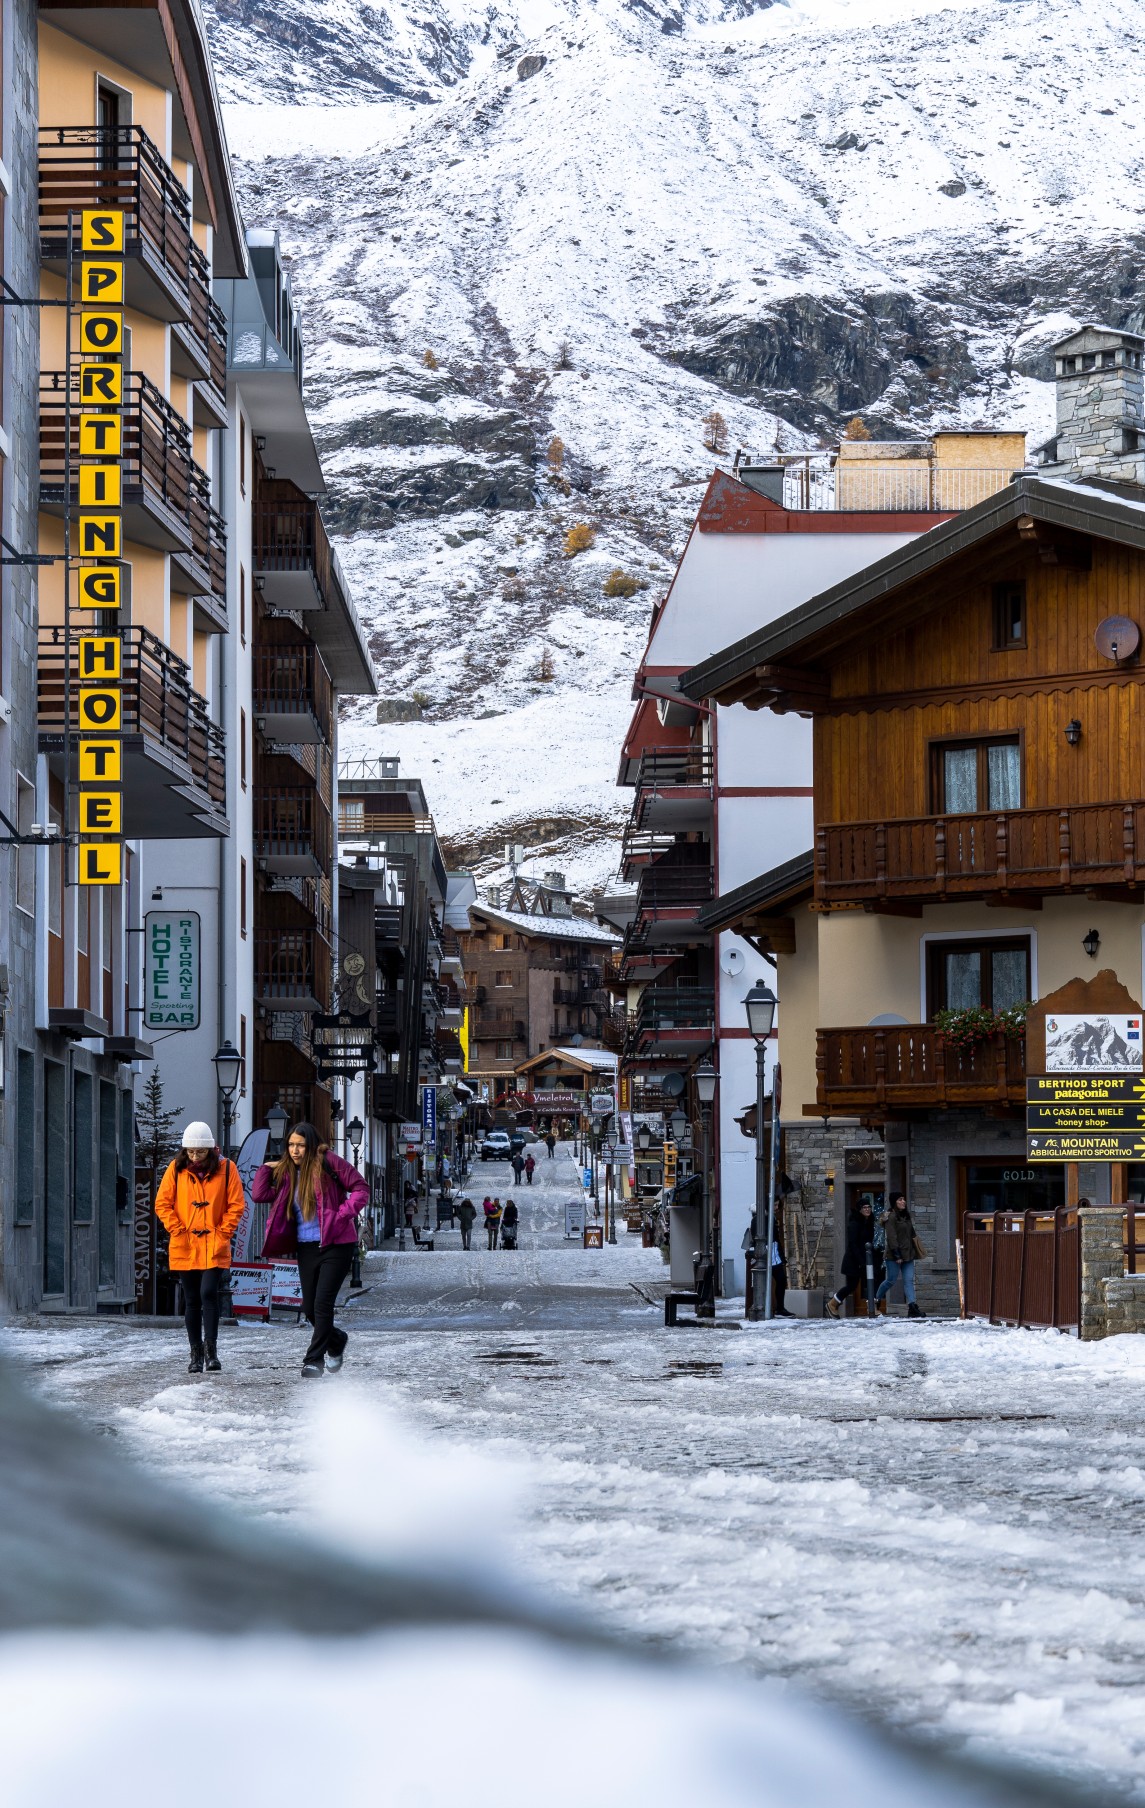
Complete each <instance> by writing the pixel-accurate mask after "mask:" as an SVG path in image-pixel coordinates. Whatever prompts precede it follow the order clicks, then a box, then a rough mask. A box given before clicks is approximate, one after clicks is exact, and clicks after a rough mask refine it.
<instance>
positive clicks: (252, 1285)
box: [231, 1262, 274, 1319]
mask: <svg viewBox="0 0 1145 1808" xmlns="http://www.w3.org/2000/svg"><path fill="white" fill-rule="evenodd" d="M273 1285H274V1263H273V1262H236V1263H234V1264H233V1265H232V1267H231V1310H232V1311H233V1312H234V1315H235V1317H236V1318H240V1319H269V1317H270V1300H271V1292H272V1289H273Z"/></svg>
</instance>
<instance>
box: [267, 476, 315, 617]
mask: <svg viewBox="0 0 1145 1808" xmlns="http://www.w3.org/2000/svg"><path fill="white" fill-rule="evenodd" d="M252 529H253V536H254V539H253V548H252V554H251V556H252V560H253V563H254V575H255V579H256V581H257V582H258V584H259V585H260V587H261V589H262V595H263V600H264V602H266V603H268V604H269V605H270V607H271V608H272V609H327V608H329V607H330V603H331V601H332V599H333V595H334V588H335V579H334V566H333V555H332V553H331V551H330V542H329V540H328V539H327V537H326V529H325V527H324V526H323V524H322V516H321V515H320V514H319V512H318V505H317V503H315V502H312V501H311V500H310V498H309V497H308V496H304V495H303V493H302V491H301V490H296V489H295V487H294V485H293V484H288V483H277V482H274V481H273V480H272V481H269V482H267V481H263V482H260V483H259V485H258V488H257V490H256V492H255V501H254V509H253V513H252Z"/></svg>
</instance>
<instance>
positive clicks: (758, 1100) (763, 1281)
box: [743, 979, 779, 1319]
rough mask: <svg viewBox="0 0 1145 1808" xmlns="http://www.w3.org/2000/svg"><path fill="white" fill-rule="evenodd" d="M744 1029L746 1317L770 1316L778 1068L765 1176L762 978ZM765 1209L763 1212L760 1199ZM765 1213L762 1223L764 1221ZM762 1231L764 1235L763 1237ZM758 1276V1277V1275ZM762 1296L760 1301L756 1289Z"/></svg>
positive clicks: (770, 1009) (770, 1004)
mask: <svg viewBox="0 0 1145 1808" xmlns="http://www.w3.org/2000/svg"><path fill="white" fill-rule="evenodd" d="M743 1002H744V1008H745V1009H746V1011H747V1027H748V1032H749V1034H750V1035H751V1037H752V1039H753V1041H754V1042H755V1251H754V1259H753V1264H752V1288H751V1308H750V1311H749V1312H748V1317H749V1318H757V1319H758V1318H770V1317H771V1250H772V1244H773V1240H774V1237H775V1140H776V1134H777V1130H778V1122H779V1069H778V1067H777V1068H776V1070H775V1083H774V1086H773V1089H772V1098H771V1144H772V1146H771V1150H770V1154H771V1158H772V1159H771V1160H770V1161H769V1162H768V1175H767V1177H766V1178H765V1175H764V1169H763V1114H764V1106H765V1104H766V1102H767V1101H766V1094H765V1078H766V1076H765V1066H766V1051H767V1041H768V1037H769V1036H770V1035H771V1031H772V1026H773V1024H774V1023H775V1005H776V998H775V993H774V992H773V991H772V990H771V987H770V986H768V985H765V984H764V982H763V980H762V979H760V980H757V981H756V983H755V985H754V986H753V987H752V988H751V991H750V992H749V993H748V995H747V997H746V998H745V999H744V1001H743ZM765 1199H766V1202H767V1211H766V1214H765V1213H764V1201H765ZM765 1215H766V1225H765V1222H764V1219H765ZM765 1232H766V1236H765ZM761 1277H762V1278H761ZM761 1287H762V1289H763V1295H764V1297H763V1299H762V1301H761V1300H760V1297H759V1294H760V1288H761Z"/></svg>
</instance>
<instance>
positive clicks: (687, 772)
mask: <svg viewBox="0 0 1145 1808" xmlns="http://www.w3.org/2000/svg"><path fill="white" fill-rule="evenodd" d="M711 782H712V750H711V748H710V747H650V748H649V749H648V750H647V752H645V753H643V754H642V755H641V757H640V769H639V771H638V773H637V777H636V786H637V789H638V790H641V791H643V790H653V791H666V790H670V789H676V788H678V787H680V786H699V787H702V786H705V785H710V784H711Z"/></svg>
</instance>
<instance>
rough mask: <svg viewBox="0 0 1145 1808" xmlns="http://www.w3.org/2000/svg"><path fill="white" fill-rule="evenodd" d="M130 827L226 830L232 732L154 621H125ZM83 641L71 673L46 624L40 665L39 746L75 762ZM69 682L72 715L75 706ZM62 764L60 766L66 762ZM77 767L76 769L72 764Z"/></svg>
mask: <svg viewBox="0 0 1145 1808" xmlns="http://www.w3.org/2000/svg"><path fill="white" fill-rule="evenodd" d="M119 637H120V639H121V641H122V643H123V647H122V668H123V675H122V678H121V679H120V680H119V681H118V688H119V692H120V704H121V709H122V719H123V810H124V822H123V828H124V833H125V834H126V835H127V836H128V837H139V838H140V839H142V840H156V839H162V840H173V839H176V838H179V837H184V836H198V835H225V834H226V833H227V832H228V830H227V823H226V818H225V814H224V812H225V810H226V799H227V783H226V736H225V735H224V733H223V730H222V729H221V728H220V727H219V726H218V724H217V723H215V722H212V721H211V718H210V714H209V712H208V709H207V704H206V701H205V699H204V698H202V697H200V696H199V694H198V692H197V691H195V690H193V689H192V687H191V683H190V668H189V667H188V666H187V664H186V663H185V661H183V660H182V659H180V658H179V656H178V654H176V653H173V652H172V651H171V649H170V647H168V646H166V645H165V644H164V643H163V641H161V640H159V639H158V638H157V637H156V636H155V635H154V634H152V633H151V632H150V630H149V629H147V628H121V629H120V630H119ZM79 689H80V672H79V649H78V646H77V645H76V643H75V642H74V641H73V644H72V656H71V672H70V679H69V675H68V673H67V662H66V660H65V651H64V633H63V629H62V628H61V627H41V629H40V631H39V658H38V667H37V716H38V722H39V731H40V746H41V749H42V750H43V751H44V752H46V753H47V754H48V755H49V757H55V758H56V759H59V758H60V756H62V755H63V753H64V730H65V727H69V726H70V732H71V758H72V762H73V767H74V765H75V761H76V757H77V753H76V748H77V742H78V738H79V728H80V723H79ZM69 691H70V718H69V710H68V702H69ZM61 770H62V766H61ZM73 776H74V772H73Z"/></svg>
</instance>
